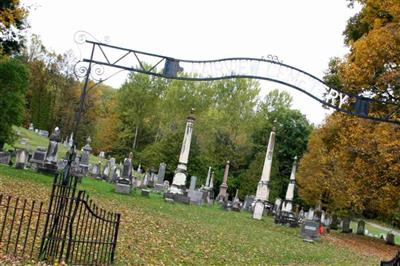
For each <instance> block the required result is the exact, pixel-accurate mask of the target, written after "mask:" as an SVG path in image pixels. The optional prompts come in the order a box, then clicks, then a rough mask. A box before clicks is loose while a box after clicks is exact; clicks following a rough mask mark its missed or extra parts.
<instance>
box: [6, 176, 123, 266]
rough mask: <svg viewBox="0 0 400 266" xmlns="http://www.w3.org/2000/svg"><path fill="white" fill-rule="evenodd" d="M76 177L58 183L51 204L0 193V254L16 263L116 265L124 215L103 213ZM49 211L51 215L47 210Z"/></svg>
mask: <svg viewBox="0 0 400 266" xmlns="http://www.w3.org/2000/svg"><path fill="white" fill-rule="evenodd" d="M76 185H77V178H68V179H64V178H63V176H62V175H58V176H56V177H55V178H54V183H53V188H52V192H51V196H50V201H49V204H48V205H46V204H44V203H43V202H36V201H28V200H26V199H25V200H21V199H20V198H14V197H12V196H4V195H1V194H0V254H1V255H3V256H4V255H7V256H8V257H9V258H10V259H11V260H12V259H16V260H18V261H28V260H32V259H34V260H37V259H38V260H41V261H46V262H48V263H55V262H61V261H64V262H66V263H68V264H73V265H106V264H111V263H113V261H114V256H115V249H116V243H117V238H118V229H119V223H120V214H117V213H112V212H107V211H105V210H103V209H101V208H98V207H97V206H96V205H95V204H94V203H93V202H92V200H90V199H89V196H88V195H87V194H86V192H85V191H79V192H78V193H77V195H76ZM46 209H47V210H46Z"/></svg>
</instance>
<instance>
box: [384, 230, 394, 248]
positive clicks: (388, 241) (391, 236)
mask: <svg viewBox="0 0 400 266" xmlns="http://www.w3.org/2000/svg"><path fill="white" fill-rule="evenodd" d="M386 244H388V245H392V246H394V234H393V233H388V234H387V235H386Z"/></svg>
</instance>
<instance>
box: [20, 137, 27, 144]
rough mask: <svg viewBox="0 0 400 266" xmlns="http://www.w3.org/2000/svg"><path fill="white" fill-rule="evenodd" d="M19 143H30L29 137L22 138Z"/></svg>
mask: <svg viewBox="0 0 400 266" xmlns="http://www.w3.org/2000/svg"><path fill="white" fill-rule="evenodd" d="M19 143H20V144H21V145H26V144H27V143H28V139H27V138H21V139H20V141H19Z"/></svg>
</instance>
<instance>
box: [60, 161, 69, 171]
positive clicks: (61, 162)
mask: <svg viewBox="0 0 400 266" xmlns="http://www.w3.org/2000/svg"><path fill="white" fill-rule="evenodd" d="M67 164H68V160H67V159H63V160H60V161H58V162H57V169H58V170H63V169H64V168H65V166H67Z"/></svg>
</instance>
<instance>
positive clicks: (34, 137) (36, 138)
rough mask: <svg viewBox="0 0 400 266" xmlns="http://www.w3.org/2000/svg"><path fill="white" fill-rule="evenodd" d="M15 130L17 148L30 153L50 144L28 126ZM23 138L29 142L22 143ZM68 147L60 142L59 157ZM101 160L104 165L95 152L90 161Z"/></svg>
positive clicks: (9, 146)
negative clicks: (27, 127)
mask: <svg viewBox="0 0 400 266" xmlns="http://www.w3.org/2000/svg"><path fill="white" fill-rule="evenodd" d="M14 130H15V131H16V132H17V134H18V138H17V140H16V141H15V143H14V145H12V146H13V147H15V148H17V149H18V148H19V149H21V148H24V149H27V150H28V151H29V152H30V153H32V152H33V151H34V150H36V148H37V147H39V146H41V147H43V148H45V149H47V146H48V145H49V139H48V138H45V137H42V136H40V135H39V134H37V133H35V132H33V131H30V130H28V129H26V128H23V127H14ZM22 138H25V139H27V143H26V144H25V145H23V144H21V142H20V140H21V139H22ZM12 146H11V145H7V147H6V149H8V148H11V147H12ZM67 151H68V149H67V148H66V147H64V145H63V144H62V143H59V144H58V153H57V156H58V159H61V158H64V157H65V154H66V153H67ZM99 161H101V162H102V163H103V165H104V160H103V159H100V158H99V157H97V156H94V155H93V154H91V155H90V158H89V162H90V163H92V164H95V163H98V162H99Z"/></svg>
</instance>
